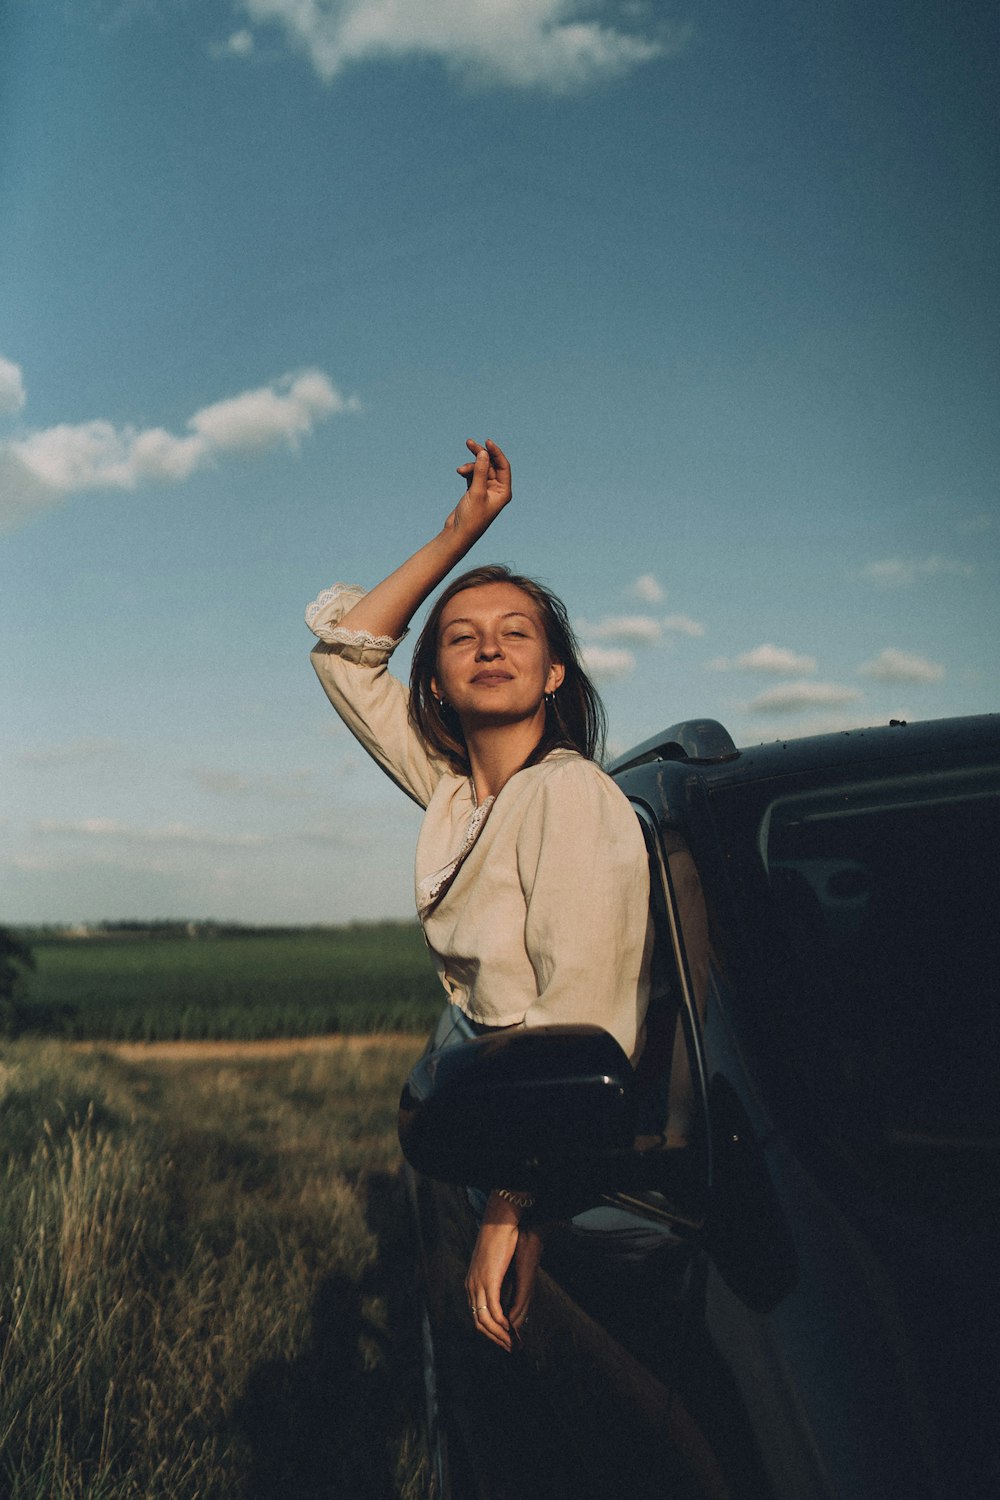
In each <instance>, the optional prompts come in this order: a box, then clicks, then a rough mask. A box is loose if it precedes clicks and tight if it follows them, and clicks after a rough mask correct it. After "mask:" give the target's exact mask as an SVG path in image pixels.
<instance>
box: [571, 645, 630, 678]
mask: <svg viewBox="0 0 1000 1500" xmlns="http://www.w3.org/2000/svg"><path fill="white" fill-rule="evenodd" d="M581 655H582V657H583V664H584V666H585V667H586V669H587V671H588V672H589V673H590V675H591V677H592V678H593V679H594V681H595V682H615V681H617V680H618V678H620V677H629V676H631V674H632V673H633V672H634V671H635V657H634V656H633V655H632V653H631V651H626V650H624V649H622V648H617V647H614V646H584V648H583V650H582V652H581Z"/></svg>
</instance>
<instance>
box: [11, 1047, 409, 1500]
mask: <svg viewBox="0 0 1000 1500" xmlns="http://www.w3.org/2000/svg"><path fill="white" fill-rule="evenodd" d="M417 1050H418V1048H417V1046H416V1045H415V1043H414V1040H413V1038H405V1039H399V1038H393V1039H386V1040H384V1041H379V1040H377V1039H366V1040H365V1042H364V1044H363V1045H361V1044H358V1043H357V1042H354V1043H353V1044H352V1045H343V1046H340V1047H336V1048H329V1047H328V1048H323V1049H310V1050H304V1051H296V1052H295V1053H293V1054H290V1055H274V1054H273V1053H272V1054H270V1055H264V1056H251V1057H247V1056H242V1057H238V1058H232V1057H228V1058H223V1057H220V1056H218V1055H211V1054H210V1055H205V1054H204V1053H202V1054H201V1055H199V1056H198V1057H196V1058H194V1059H191V1058H185V1059H183V1060H180V1059H178V1058H177V1057H173V1058H157V1057H155V1056H151V1055H148V1054H147V1055H145V1056H143V1057H142V1058H141V1060H138V1061H136V1060H132V1059H131V1058H130V1059H128V1060H126V1059H124V1058H122V1057H117V1056H114V1055H113V1054H111V1053H110V1052H103V1053H94V1052H87V1053H80V1052H78V1051H73V1050H72V1049H71V1048H69V1047H68V1046H66V1045H64V1044H60V1043H37V1042H36V1043H33V1042H28V1041H21V1042H19V1043H16V1044H9V1045H7V1046H5V1047H4V1048H3V1049H2V1051H0V1146H2V1148H3V1155H4V1160H5V1163H6V1165H5V1168H4V1183H3V1192H4V1200H5V1234H4V1236H3V1240H2V1244H0V1315H2V1323H0V1493H3V1494H5V1495H9V1496H10V1497H11V1500H27V1497H31V1500H41V1497H43V1496H44V1497H46V1500H48V1497H53V1500H55V1497H58V1500H70V1497H73V1500H76V1497H84V1496H87V1497H92V1500H124V1497H143V1500H149V1497H163V1500H167V1497H169V1500H178V1497H191V1500H195V1497H197V1500H202V1497H206V1500H207V1497H215V1496H218V1497H222V1496H225V1497H226V1500H236V1497H241V1496H243V1497H247V1500H265V1497H271V1496H273V1497H275V1500H277V1497H279V1496H281V1497H297V1500H310V1497H316V1500H319V1497H327V1496H331V1497H332V1496H350V1497H358V1500H366V1497H369V1496H371V1497H379V1500H381V1497H389V1496H400V1497H411V1496H412V1497H415V1496H417V1495H419V1494H420V1493H421V1492H422V1488H423V1468H422V1466H423V1456H422V1453H421V1450H420V1444H419V1440H418V1436H417V1433H418V1410H419V1390H418V1384H419V1382H418V1356H417V1353H416V1340H415V1331H414V1329H413V1328H412V1324H411V1321H410V1318H409V1303H408V1299H407V1285H408V1282H409V1279H410V1268H411V1255H410V1248H409V1244H408V1235H407V1228H406V1223H405V1208H404V1205H403V1202H402V1195H401V1189H400V1183H399V1176H398V1170H397V1163H398V1148H397V1147H396V1144H395V1106H396V1099H397V1097H398V1089H399V1084H400V1082H401V1080H402V1078H403V1076H404V1075H405V1073H406V1071H407V1069H408V1067H409V1066H410V1064H411V1063H412V1061H413V1058H414V1056H415V1053H416V1051H417Z"/></svg>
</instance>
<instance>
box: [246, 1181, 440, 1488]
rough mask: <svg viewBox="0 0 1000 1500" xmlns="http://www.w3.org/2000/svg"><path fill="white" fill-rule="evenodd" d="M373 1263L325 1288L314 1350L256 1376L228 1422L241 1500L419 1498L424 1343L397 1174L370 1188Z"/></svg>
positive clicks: (318, 1304)
mask: <svg viewBox="0 0 1000 1500" xmlns="http://www.w3.org/2000/svg"><path fill="white" fill-rule="evenodd" d="M364 1191H365V1217H366V1220H367V1223H368V1227H369V1228H370V1229H371V1230H372V1232H373V1233H374V1234H375V1235H376V1236H377V1239H378V1246H379V1249H378V1255H377V1258H376V1260H375V1261H374V1263H373V1264H371V1265H370V1266H369V1267H368V1268H367V1269H366V1271H365V1272H364V1274H363V1275H362V1277H361V1278H360V1280H353V1279H352V1278H350V1277H349V1276H346V1275H343V1274H340V1273H334V1274H332V1275H330V1276H327V1277H326V1278H325V1279H324V1280H323V1282H322V1283H321V1285H320V1288H319V1291H318V1293H317V1295H316V1297H315V1299H314V1302H313V1307H312V1326H311V1330H310V1336H309V1341H308V1344H307V1346H306V1348H305V1349H304V1351H303V1352H302V1354H301V1355H300V1356H299V1357H298V1358H296V1359H294V1360H269V1361H267V1362H266V1363H264V1364H261V1365H259V1366H258V1367H257V1369H256V1370H254V1371H253V1373H252V1374H251V1376H250V1378H249V1380H248V1382H247V1387H246V1390H245V1391H244V1393H243V1396H242V1397H241V1399H240V1401H239V1402H238V1404H237V1406H236V1409H235V1412H234V1423H235V1426H236V1428H237V1430H238V1432H239V1433H240V1434H241V1436H242V1438H243V1440H244V1442H245V1443H247V1445H248V1447H249V1450H250V1455H251V1463H250V1478H249V1482H248V1484H247V1488H246V1491H245V1494H246V1496H247V1500H288V1497H289V1496H295V1497H296V1500H332V1497H334V1496H337V1497H343V1496H350V1497H351V1500H398V1497H400V1496H403V1495H406V1494H410V1493H412V1494H417V1493H420V1484H419V1477H418V1469H419V1463H420V1459H419V1453H418V1451H417V1449H418V1445H417V1443H416V1441H415V1434H416V1431H417V1429H418V1427H419V1422H420V1417H419V1413H420V1409H421V1408H420V1402H421V1393H420V1356H419V1332H418V1326H417V1321H416V1312H415V1308H414V1303H413V1295H412V1294H413V1265H414V1256H413V1249H412V1243H411V1239H410V1234H409V1224H408V1212H407V1206H406V1203H405V1198H404V1193H403V1186H402V1183H401V1181H400V1179H399V1177H398V1175H396V1174H391V1173H388V1172H376V1173H372V1174H371V1175H370V1176H369V1177H368V1178H367V1179H366V1181H365V1184H364Z"/></svg>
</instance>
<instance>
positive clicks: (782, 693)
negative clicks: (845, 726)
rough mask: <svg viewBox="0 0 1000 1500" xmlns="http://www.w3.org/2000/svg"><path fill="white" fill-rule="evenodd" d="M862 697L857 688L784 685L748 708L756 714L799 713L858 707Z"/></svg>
mask: <svg viewBox="0 0 1000 1500" xmlns="http://www.w3.org/2000/svg"><path fill="white" fill-rule="evenodd" d="M861 696H862V695H861V693H859V692H858V690H857V689H856V688H850V687H841V686H840V684H839V683H836V682H784V683H782V685H781V686H780V687H773V688H768V689H767V691H766V692H763V693H758V694H757V697H756V698H753V699H751V701H750V702H749V703H748V704H747V708H748V709H749V711H750V713H752V714H768V713H771V714H787V713H798V711H799V710H800V709H804V708H810V707H824V708H836V707H838V706H839V705H841V704H846V703H856V702H857V700H858V699H859V698H860V697H861Z"/></svg>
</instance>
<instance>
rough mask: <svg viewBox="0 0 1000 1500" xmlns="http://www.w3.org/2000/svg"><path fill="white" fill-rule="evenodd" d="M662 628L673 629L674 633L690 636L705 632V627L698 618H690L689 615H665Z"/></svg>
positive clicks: (700, 634)
mask: <svg viewBox="0 0 1000 1500" xmlns="http://www.w3.org/2000/svg"><path fill="white" fill-rule="evenodd" d="M663 628H664V630H670V631H673V633H674V634H675V635H689V636H692V637H697V636H702V635H704V634H705V627H704V625H702V624H701V623H700V621H698V620H692V618H691V616H690V615H666V616H665V617H664V620H663Z"/></svg>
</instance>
